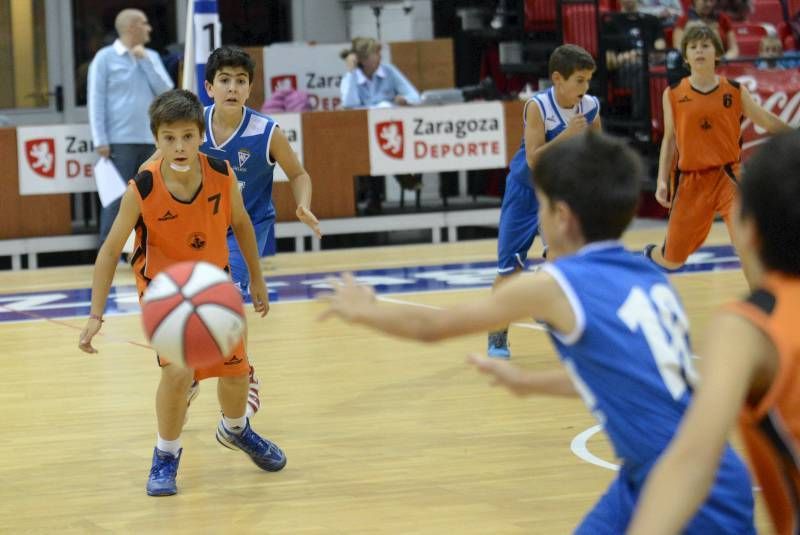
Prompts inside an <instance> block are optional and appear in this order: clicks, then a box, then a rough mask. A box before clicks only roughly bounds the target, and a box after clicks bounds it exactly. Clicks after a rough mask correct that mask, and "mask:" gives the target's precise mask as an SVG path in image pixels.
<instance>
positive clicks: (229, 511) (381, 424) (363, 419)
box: [0, 228, 767, 534]
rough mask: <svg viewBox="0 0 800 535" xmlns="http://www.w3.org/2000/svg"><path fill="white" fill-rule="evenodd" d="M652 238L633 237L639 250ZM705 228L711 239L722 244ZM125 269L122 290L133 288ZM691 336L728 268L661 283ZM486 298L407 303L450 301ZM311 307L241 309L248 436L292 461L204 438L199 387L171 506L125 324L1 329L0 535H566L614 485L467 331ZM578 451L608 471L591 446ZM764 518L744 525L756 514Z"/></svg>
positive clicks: (339, 265) (528, 357) (370, 261)
mask: <svg viewBox="0 0 800 535" xmlns="http://www.w3.org/2000/svg"><path fill="white" fill-rule="evenodd" d="M662 232H663V231H662V230H660V229H658V230H651V231H639V232H631V233H630V234H629V235H628V236H627V237H626V242H627V243H628V244H629V245H631V246H636V247H639V246H641V245H642V244H644V243H645V242H646V241H652V240H653V238H654V237H655V238H656V239H659V240H660V239H661V237H662V234H661V233H662ZM726 240H727V237H726V236H725V233H724V231H721V230H720V229H718V228H715V230H714V233H713V235H712V239H711V241H712V242H720V243H725V242H726ZM494 247H495V244H494V242H492V241H478V242H466V243H459V244H453V245H437V246H432V245H429V246H409V247H405V246H403V247H394V248H381V249H374V248H373V249H362V250H353V251H334V252H322V253H306V254H302V255H281V256H279V257H278V258H276V259H274V260H271V261H270V264H269V265H268V266H267V268H268V270H267V271H266V275H267V276H268V277H269V276H270V275H271V274H286V273H300V272H312V271H322V270H332V269H333V270H339V269H356V268H367V267H380V266H400V265H425V264H438V263H443V262H455V261H461V260H464V261H475V260H492V259H493V258H494ZM131 280H132V279H131V275H130V273H129V272H127V271H126V268H125V267H122V268H121V272H120V273H119V275H118V278H117V282H118V283H122V284H124V283H130V282H131ZM89 281H90V268H88V267H77V268H59V269H42V270H38V271H35V272H30V273H27V272H19V273H9V272H3V273H0V288H2V289H3V292H5V293H9V292H12V291H23V290H31V291H34V290H45V289H47V290H53V289H62V288H74V287H86V286H88V285H89ZM674 282H675V284H676V286H677V288H678V290H679V292H680V293H681V296H682V298H683V299H684V303H685V304H686V307H687V309H688V312H689V315H690V318H691V320H692V322H693V333H694V337H695V342H697V341H698V340H699V339H702V337H703V327H704V325H705V324H706V322H707V319H708V317H709V314H710V313H711V312H712V311H713V310H714V308H715V307H716V306H718V305H719V304H720V303H721V302H724V301H726V300H728V299H731V298H733V297H736V296H738V295H740V294H742V293H743V292H745V284H744V279H743V277H742V275H741V273H740V272H737V271H734V272H718V273H706V274H698V275H684V276H679V277H675V278H674ZM485 291H487V290H472V291H464V292H455V293H454V292H447V293H424V294H414V295H410V294H403V295H401V296H396V297H397V298H398V299H402V300H407V301H413V302H417V303H422V304H427V305H434V306H446V305H451V304H456V303H459V302H463V301H465V300H469V299H471V298H472V297H474V296H475V295H476V294H477V293H480V292H485ZM320 309H321V306H320V305H319V304H317V303H313V302H297V303H277V304H275V305H273V307H272V311H271V312H270V315H269V316H268V317H267V318H265V319H260V318H256V317H255V316H254V315H252V314H251V315H250V316H249V318H248V319H249V322H250V353H251V355H252V360H253V361H254V363H255V365H256V369H257V370H258V373H259V375H260V377H261V378H262V381H263V388H262V409H261V411H260V412H259V414H258V415H257V417H256V418H255V419H254V422H253V423H254V428H255V429H256V430H258V431H259V432H260V433H262V434H264V435H265V436H267V437H269V438H270V439H272V440H274V441H275V442H277V443H278V444H280V445H281V446H282V447H283V448H284V450H285V451H286V453H287V456H288V465H287V467H286V469H285V470H283V471H282V472H279V473H276V474H270V473H266V472H262V471H260V470H259V469H257V468H256V467H255V465H253V464H252V463H251V462H250V461H249V459H247V458H246V457H245V456H244V455H243V454H240V453H236V452H232V451H229V450H226V449H224V448H222V447H220V446H219V445H218V444H217V443H216V441H215V439H214V429H215V425H216V422H217V419H218V405H217V403H216V399H215V388H214V384H213V381H209V382H204V383H203V384H202V385H201V389H200V390H201V392H200V396H199V398H198V399H197V400H196V402H195V403H194V404H193V405H192V408H191V411H190V412H191V414H190V420H189V423H188V425H187V426H186V428H185V430H184V433H183V444H184V454H183V458H182V461H181V466H180V471H179V475H178V485H179V494H178V495H177V496H174V497H168V498H150V497H148V496H147V495H146V494H145V492H144V487H145V482H146V479H147V474H148V470H149V467H150V458H151V455H152V449H153V445H154V441H155V415H154V392H155V386H156V383H157V381H158V369H157V368H156V366H155V362H154V356H153V354H152V353H151V352H150V351H149V350H146V349H144V348H142V347H139V346H137V345H135V344H133V343H130V342H144V338H143V335H142V333H141V329H140V326H139V318H138V316H118V317H111V318H109V319H108V320H107V322H106V324H105V326H104V329H103V333H104V334H105V336H103V337H101V338H98V339H96V341H97V343H96V346H97V347H98V348H99V349H100V353H99V354H97V355H93V356H89V355H86V354H84V353H81V352H80V351H79V350H78V349H77V340H78V332H79V329H80V327H81V326H82V325H83V319H80V318H76V319H69V320H64V321H63V322H60V323H51V322H30V323H22V324H0V340H2V342H0V348H2V355H3V359H2V361H1V363H0V370H1V371H2V373H1V374H0V377H2V384H0V418H1V419H2V422H3V427H4V433H3V440H2V441H0V532H3V533H26V532H35V533H292V534H294V533H300V534H303V533H326V534H327V533H342V534H350V533H376V534H380V533H392V534H394V533H447V534H455V533H458V534H471V533H475V534H488V533H546V534H551V533H569V532H571V530H572V528H574V526H575V525H576V524H577V523H578V522H579V521H580V519H581V517H582V515H583V513H584V512H586V511H587V510H588V509H589V508H590V507H591V505H592V504H593V502H594V501H595V500H596V499H597V498H598V497H599V495H600V494H601V493H602V492H603V491H604V489H605V487H606V486H607V485H608V483H609V482H610V481H611V479H612V477H613V476H614V473H613V472H612V471H610V470H607V469H604V468H600V467H598V466H596V465H593V464H589V463H587V462H584V461H583V460H581V459H579V458H578V457H576V456H575V455H574V454H573V453H572V451H571V450H570V442H571V441H572V439H573V438H574V437H575V436H576V435H578V434H579V433H581V432H582V431H584V430H586V429H587V428H590V427H591V426H593V425H594V424H595V422H594V421H593V420H592V418H591V417H590V416H589V414H588V412H587V411H586V409H585V408H584V406H583V405H582V403H581V402H580V401H578V400H566V401H563V400H552V399H548V398H530V399H525V400H520V399H518V398H515V397H512V396H511V395H508V394H507V393H506V392H505V391H500V390H497V389H493V388H490V387H489V386H487V384H486V380H485V379H484V378H483V377H480V376H479V375H478V374H477V373H475V372H474V371H473V370H471V369H469V368H467V366H466V365H465V364H464V356H465V354H466V353H467V352H469V351H474V350H478V351H480V350H482V349H483V348H484V346H485V336H483V335H475V336H470V337H465V338H462V339H458V340H454V341H450V342H446V343H441V344H436V345H423V344H417V343H408V342H401V341H397V340H394V339H390V338H385V337H381V336H377V335H375V334H373V333H371V332H368V331H366V330H364V329H360V328H351V327H347V326H345V325H344V324H342V323H340V322H338V321H330V322H326V323H322V324H321V323H318V322H316V321H315V316H316V315H317V313H318V312H319V311H320ZM511 338H512V341H513V350H514V361H515V362H516V363H518V364H520V365H522V366H525V367H530V368H547V367H552V366H555V365H557V360H556V357H555V356H554V353H553V351H552V349H551V347H550V344H549V342H548V340H547V337H546V336H545V335H544V333H542V332H540V331H537V330H533V329H529V328H525V327H515V328H513V329H512V332H511ZM588 446H589V449H590V450H591V451H592V453H593V454H595V455H596V456H598V457H600V458H602V459H605V460H607V461H611V462H613V458H612V455H611V453H610V449H609V447H608V445H607V443H606V442H605V439H604V438H602V437H601V436H600V435H595V436H594V437H593V438H592V439H591V440H590V441H589V444H588ZM762 510H763V509H762V508H760V509H759V526H760V527H761V528H762V529H763V530H764V531H766V530H767V528H766V527H765V526H766V522H765V519H764V516H763V513H762V512H761V511H762Z"/></svg>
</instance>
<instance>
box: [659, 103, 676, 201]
mask: <svg viewBox="0 0 800 535" xmlns="http://www.w3.org/2000/svg"><path fill="white" fill-rule="evenodd" d="M661 103H662V108H663V110H664V138H663V139H662V140H661V151H660V153H659V156H658V178H657V179H656V201H658V204H660V205H661V206H663V207H664V208H669V207H670V205H671V204H672V199H670V198H669V174H670V172H671V171H672V166H673V164H674V162H675V126H674V124H673V122H672V103H671V102H670V100H669V88H667V89H665V90H664V94H663V95H662V97H661Z"/></svg>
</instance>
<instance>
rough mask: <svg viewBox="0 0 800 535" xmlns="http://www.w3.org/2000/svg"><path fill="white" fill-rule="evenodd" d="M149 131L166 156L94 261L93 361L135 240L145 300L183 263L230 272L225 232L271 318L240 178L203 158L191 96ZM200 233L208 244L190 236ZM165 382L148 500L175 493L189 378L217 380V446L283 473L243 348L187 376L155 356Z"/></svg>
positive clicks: (199, 113) (142, 176)
mask: <svg viewBox="0 0 800 535" xmlns="http://www.w3.org/2000/svg"><path fill="white" fill-rule="evenodd" d="M149 113H150V128H151V130H152V131H153V135H154V136H155V138H156V146H157V147H158V149H159V151H160V153H161V157H160V158H159V159H157V160H155V161H153V162H150V163H149V164H148V165H147V167H146V168H145V169H144V171H142V172H140V173H139V174H138V175H136V178H135V179H134V180H131V181H130V182H129V184H128V189H127V190H126V192H125V194H124V195H123V197H122V203H121V206H120V210H119V214H118V215H117V218H116V219H115V220H114V224H113V226H112V228H111V232H110V233H109V235H108V238H107V239H106V241H105V242H104V243H103V246H102V247H101V248H100V251H99V253H98V255H97V262H96V263H95V270H94V278H93V280H92V308H91V315H90V316H89V320H88V321H87V322H86V326H85V328H84V329H83V332H81V336H80V343H79V347H80V349H82V350H83V351H85V352H87V353H95V352H96V351H97V350H96V349H95V348H94V347H92V344H91V342H92V337H93V336H94V335H95V334H97V332H98V331H99V330H100V327H101V325H102V322H103V319H102V314H103V311H104V310H105V306H106V299H107V298H108V293H109V290H110V287H111V282H112V280H113V278H114V272H115V270H116V266H117V259H118V258H119V255H120V253H121V252H122V247H123V246H124V244H125V241H126V240H127V238H128V236H129V235H130V233H131V231H132V230H133V229H134V228H135V229H136V241H135V246H134V254H133V260H132V261H131V265H132V266H133V269H134V274H135V276H136V286H137V289H138V290H139V296H140V297H141V295H142V294H143V293H144V290H145V288H146V287H147V284H148V283H149V282H150V280H152V278H153V277H155V276H156V275H157V274H158V273H159V272H160V271H163V270H164V269H166V268H167V267H169V266H170V265H172V264H174V263H177V262H181V261H186V260H193V261H198V260H205V261H207V262H211V263H212V264H214V265H216V266H218V267H219V268H222V269H226V270H227V269H228V245H227V240H226V234H227V231H228V227H231V228H232V229H233V232H234V234H235V236H236V240H237V241H238V243H239V247H240V248H241V250H242V253H243V254H244V258H245V260H246V262H247V267H248V270H249V271H250V291H251V295H252V299H253V306H254V308H255V310H256V312H259V313H260V314H261V316H262V317H263V316H265V315H266V314H267V312H268V310H269V302H268V299H267V288H266V285H265V284H264V278H263V276H262V274H261V266H260V264H259V257H258V250H257V247H256V239H255V233H254V231H253V226H252V224H251V223H250V218H249V217H248V215H247V212H246V211H245V208H244V203H243V201H242V195H241V193H240V192H239V186H238V183H237V180H236V176H235V174H234V173H233V170H232V169H231V167H230V165H229V164H228V163H227V162H225V161H223V160H218V159H216V158H212V157H209V156H205V155H203V154H200V153H199V147H200V144H201V143H202V141H203V130H204V122H203V106H202V104H200V101H199V100H198V99H197V97H196V96H195V95H193V94H192V93H190V92H188V91H185V90H179V89H178V90H173V91H168V92H166V93H163V94H162V95H160V96H159V97H157V98H156V99H155V100H154V101H153V103H152V104H151V106H150V110H149ZM198 233H202V234H204V235H205V236H204V239H203V242H204V245H203V246H201V247H198V246H197V243H198V242H197V240H193V239H192V237H193V236H196V235H197V234H198ZM157 359H158V364H159V366H160V367H161V381H160V383H159V385H158V391H157V393H156V414H157V417H158V442H157V444H156V447H155V450H154V451H153V464H152V468H151V470H150V477H149V480H148V482H147V493H148V494H149V495H151V496H167V495H171V494H175V493H176V492H177V487H176V483H175V477H176V475H177V471H178V464H179V462H180V457H181V451H182V449H181V441H180V434H181V430H182V428H183V422H184V416H185V413H186V393H187V392H188V390H189V386H190V385H191V384H192V380H193V379H197V380H201V379H206V378H208V377H218V378H219V383H218V386H217V394H218V397H219V402H220V406H221V407H222V419H221V420H220V423H219V425H218V426H217V440H218V441H219V442H220V444H222V445H223V446H226V447H228V448H231V449H240V450H242V451H244V452H245V453H246V454H247V455H249V456H250V458H251V459H252V460H253V462H255V463H256V465H258V466H259V468H262V469H263V470H267V471H278V470H281V469H282V468H283V467H284V466H285V464H286V457H285V456H284V454H283V452H282V451H281V450H280V448H278V447H277V446H276V445H275V444H273V443H272V442H270V441H268V440H266V439H264V438H262V437H260V436H259V435H258V434H256V433H255V431H253V429H252V428H251V427H250V423H249V420H248V418H247V416H246V414H245V405H246V402H247V393H248V383H249V377H248V372H249V369H250V365H249V363H248V361H247V354H246V352H245V348H244V344H243V343H242V344H240V345H239V347H237V349H236V351H235V352H234V353H233V355H231V357H230V358H229V359H228V360H226V361H224V362H220V363H219V364H218V365H215V366H213V367H209V368H198V369H195V370H190V369H186V368H182V367H179V366H171V365H169V362H168V361H166V360H165V359H163V358H161V357H157Z"/></svg>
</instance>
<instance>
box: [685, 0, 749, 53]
mask: <svg viewBox="0 0 800 535" xmlns="http://www.w3.org/2000/svg"><path fill="white" fill-rule="evenodd" d="M688 24H705V25H707V26H708V27H710V28H711V29H712V30H714V33H716V34H717V35H718V36H719V39H720V41H722V48H723V51H724V52H725V53H724V55H723V57H724V58H726V59H733V58H736V57H738V56H739V45H738V44H737V42H736V32H734V31H733V25H732V23H731V19H730V17H729V16H728V15H726V14H725V13H722V12H720V11H719V10H718V9H717V0H692V7H691V8H690V9H689V11H688V12H687V13H686V15H684V16H682V17H681V18H680V19H678V22H677V23H676V24H675V31H674V32H673V33H672V46H673V48H677V49H679V50H680V48H681V39H683V32H684V30H685V29H686V26H687V25H688Z"/></svg>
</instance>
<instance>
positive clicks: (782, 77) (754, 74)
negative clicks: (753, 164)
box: [720, 64, 800, 160]
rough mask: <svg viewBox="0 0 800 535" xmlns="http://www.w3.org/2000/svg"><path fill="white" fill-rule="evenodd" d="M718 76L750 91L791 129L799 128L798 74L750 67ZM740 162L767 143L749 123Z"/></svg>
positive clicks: (726, 70)
mask: <svg viewBox="0 0 800 535" xmlns="http://www.w3.org/2000/svg"><path fill="white" fill-rule="evenodd" d="M720 74H721V75H723V76H726V77H727V78H730V79H735V80H736V81H738V82H739V83H741V84H742V85H743V86H744V87H746V88H747V90H748V91H750V95H752V97H753V100H754V101H755V102H756V103H757V104H760V105H761V106H762V107H763V108H764V109H766V110H767V111H770V112H772V113H774V114H775V115H777V116H778V117H780V118H781V119H783V120H784V121H786V122H787V123H789V124H790V125H791V126H793V127H795V128H796V127H798V126H800V70H798V69H787V70H761V69H758V68H756V67H755V66H753V65H750V64H747V65H725V66H724V67H722V68H721V69H720ZM742 136H743V138H744V145H743V146H742V149H743V150H742V159H743V160H744V159H747V156H748V155H749V154H750V153H751V152H752V150H753V149H754V148H755V147H757V146H758V145H760V144H761V143H763V142H765V141H766V140H767V137H768V136H769V134H768V133H767V132H766V131H765V130H764V129H763V128H761V127H758V126H755V125H754V124H753V122H752V121H751V120H750V119H747V118H745V119H744V122H743V123H742Z"/></svg>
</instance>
